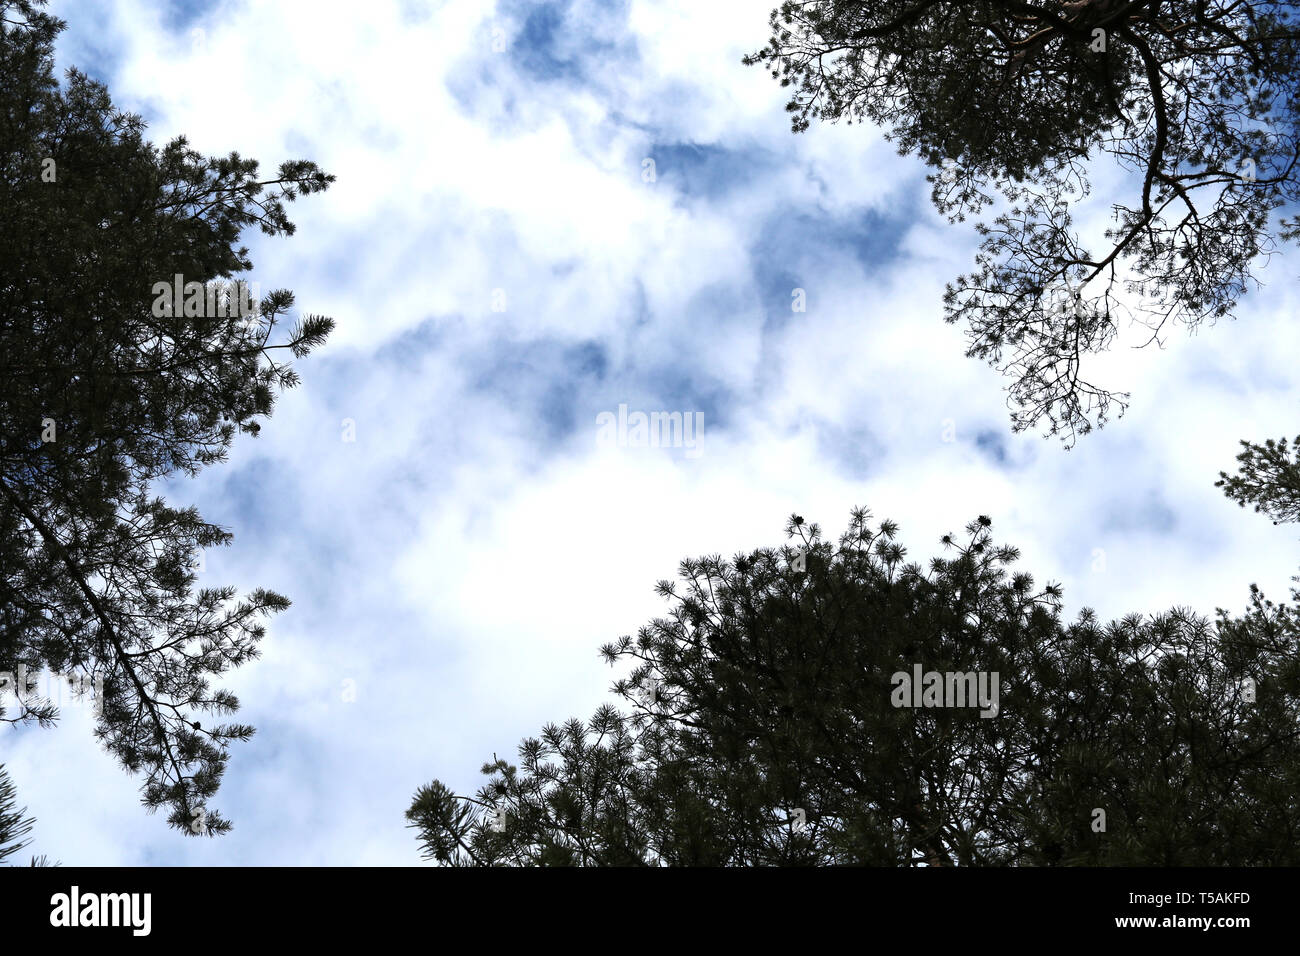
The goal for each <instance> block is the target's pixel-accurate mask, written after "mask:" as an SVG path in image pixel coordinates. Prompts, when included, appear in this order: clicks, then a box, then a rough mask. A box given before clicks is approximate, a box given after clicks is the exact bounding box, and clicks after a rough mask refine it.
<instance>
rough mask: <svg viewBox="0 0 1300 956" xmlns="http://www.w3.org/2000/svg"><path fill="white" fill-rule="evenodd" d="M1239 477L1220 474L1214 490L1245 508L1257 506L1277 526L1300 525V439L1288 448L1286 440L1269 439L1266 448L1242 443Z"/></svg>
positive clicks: (1239, 458)
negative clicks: (1285, 523)
mask: <svg viewBox="0 0 1300 956" xmlns="http://www.w3.org/2000/svg"><path fill="white" fill-rule="evenodd" d="M1241 445H1242V452H1241V454H1239V455H1238V456H1237V461H1239V462H1241V467H1240V469H1239V473H1238V474H1236V475H1232V476H1229V475H1228V474H1227V473H1226V472H1222V471H1221V472H1219V480H1218V481H1217V482H1215V486H1216V487H1219V488H1222V489H1223V493H1224V494H1225V495H1227V496H1228V497H1229V498H1231V499H1232V500H1233V501H1235V502H1237V504H1239V505H1241V506H1242V507H1243V508H1244V507H1246V505H1247V504H1252V505H1254V506H1255V510H1256V511H1260V512H1263V513H1264V514H1266V515H1268V516H1269V517H1270V518H1272V519H1273V523H1274V524H1281V523H1282V522H1284V521H1285V522H1290V521H1300V435H1297V436H1296V440H1295V442H1294V443H1292V444H1291V445H1290V447H1288V445H1287V440H1286V439H1285V438H1283V439H1282V440H1281V441H1274V440H1273V439H1271V438H1269V439H1266V440H1265V442H1264V444H1262V445H1257V444H1255V443H1254V442H1248V441H1243V442H1242V443H1241Z"/></svg>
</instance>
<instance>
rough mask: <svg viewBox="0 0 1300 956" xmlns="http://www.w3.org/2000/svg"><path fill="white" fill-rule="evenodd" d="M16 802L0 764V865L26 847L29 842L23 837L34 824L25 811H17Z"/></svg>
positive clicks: (6, 775) (10, 781)
mask: <svg viewBox="0 0 1300 956" xmlns="http://www.w3.org/2000/svg"><path fill="white" fill-rule="evenodd" d="M17 801H18V795H17V794H16V793H15V792H14V785H13V781H12V780H10V779H9V774H7V773H5V768H4V764H0V863H3V862H4V861H5V860H7V859H9V857H11V856H13V855H14V854H15V853H17V852H18V851H19V850H21V849H23V847H25V846H27V844H28V842H29V841H28V840H26V839H24V837H26V836H27V834H29V833H31V831H32V826H33V824H35V822H36V821H35V820H33V819H32V818H31V817H28V816H25V814H26V813H27V811H26V810H25V809H23V810H19V809H18V803H17Z"/></svg>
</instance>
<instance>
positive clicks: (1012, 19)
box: [745, 0, 1300, 444]
mask: <svg viewBox="0 0 1300 956" xmlns="http://www.w3.org/2000/svg"><path fill="white" fill-rule="evenodd" d="M771 30H772V33H771V38H770V40H769V42H768V44H767V46H765V47H764V48H763V49H761V50H760V51H758V52H757V53H755V54H752V55H751V56H748V57H746V58H745V62H747V63H749V64H758V65H763V66H766V67H767V68H769V69H770V70H771V72H772V75H773V76H774V77H777V78H779V80H780V82H781V84H782V85H783V86H788V87H791V88H792V95H791V99H790V101H789V104H788V106H787V109H788V110H789V111H790V112H791V114H792V117H793V126H794V129H795V130H796V131H799V130H804V129H807V128H808V126H809V125H810V124H811V123H812V122H814V121H817V120H821V121H826V122H836V121H839V120H845V121H847V122H850V123H851V122H854V121H859V122H861V121H867V120H869V121H871V122H874V123H877V124H879V125H880V126H881V127H883V129H884V131H885V134H886V136H887V137H889V138H891V139H893V140H894V141H896V142H897V144H898V147H899V151H900V152H904V153H906V152H912V153H917V154H919V155H920V156H921V157H922V158H924V159H925V161H926V162H927V163H929V164H930V165H932V166H935V167H943V169H942V172H941V173H936V174H935V175H934V176H932V177H931V181H932V182H933V192H932V197H933V200H934V202H935V204H936V205H937V207H938V208H939V210H940V211H941V212H944V213H945V214H947V215H948V216H949V218H950V219H951V220H952V221H960V220H962V219H964V218H965V217H966V216H967V215H974V214H976V213H978V212H979V211H980V210H982V209H985V208H986V207H988V206H990V205H992V204H993V203H994V202H995V201H996V200H997V199H998V197H999V195H1000V196H1001V198H1002V200H1004V202H1003V203H1002V207H1003V211H1001V212H1000V213H999V214H998V215H997V216H996V217H995V219H994V220H993V222H992V223H980V224H979V225H978V227H977V228H978V231H979V233H980V235H981V236H982V237H983V240H982V244H981V247H980V252H979V254H978V255H977V258H976V266H977V268H976V271H975V272H973V273H971V274H969V275H965V276H961V277H959V278H958V279H957V280H956V281H955V282H954V283H951V284H950V285H949V286H948V290H947V292H946V294H945V300H944V301H945V313H946V315H945V317H946V320H947V321H948V322H952V323H956V322H965V323H966V324H967V328H968V338H969V348H968V351H967V354H968V355H970V356H973V357H978V358H980V359H984V360H986V361H988V362H990V363H991V364H993V365H994V366H995V367H998V368H999V369H1000V370H1002V371H1003V372H1004V373H1005V374H1006V375H1008V376H1009V378H1010V379H1011V385H1010V400H1011V404H1012V406H1013V415H1012V420H1013V422H1014V426H1015V428H1016V430H1018V431H1019V430H1022V429H1027V428H1031V427H1035V426H1036V425H1039V424H1042V425H1044V426H1046V428H1047V430H1048V431H1049V433H1051V434H1055V435H1059V436H1061V438H1062V439H1063V440H1064V441H1066V442H1068V443H1071V444H1072V443H1073V442H1074V441H1075V437H1076V435H1078V434H1083V433H1086V432H1088V431H1089V430H1091V429H1092V428H1093V427H1094V425H1101V424H1103V423H1105V421H1106V420H1107V417H1108V416H1109V415H1110V414H1111V413H1112V412H1113V411H1115V410H1118V411H1119V412H1120V413H1121V414H1122V412H1123V409H1124V407H1125V405H1126V398H1127V394H1126V393H1120V392H1112V391H1110V390H1108V389H1106V388H1103V387H1100V386H1098V385H1096V384H1094V383H1091V382H1089V381H1088V380H1087V378H1085V377H1084V375H1083V359H1084V357H1085V356H1086V355H1088V354H1089V353H1095V352H1099V351H1102V350H1105V349H1106V348H1108V347H1109V346H1110V344H1111V343H1112V341H1113V340H1114V337H1115V334H1116V331H1117V329H1118V324H1119V321H1120V319H1121V318H1122V317H1123V316H1125V315H1129V314H1130V313H1129V312H1128V310H1127V309H1126V307H1125V305H1124V304H1123V302H1122V301H1121V297H1120V295H1119V293H1120V292H1122V291H1123V290H1124V289H1127V290H1128V291H1129V292H1130V293H1133V294H1134V296H1135V298H1136V299H1137V301H1138V302H1139V303H1140V305H1139V310H1138V315H1137V316H1135V317H1136V318H1140V319H1141V320H1142V321H1143V322H1145V323H1146V324H1147V325H1149V326H1150V329H1151V338H1150V340H1149V341H1157V342H1158V341H1160V340H1161V338H1162V336H1164V335H1166V334H1167V332H1168V330H1169V328H1170V327H1172V326H1174V325H1176V324H1179V323H1181V324H1185V325H1187V326H1189V327H1193V328H1194V327H1196V326H1198V325H1200V324H1201V323H1203V322H1206V321H1210V322H1213V321H1214V320H1216V319H1219V318H1222V317H1224V316H1227V315H1229V313H1230V310H1231V309H1232V307H1233V306H1234V304H1235V303H1236V301H1237V299H1238V298H1239V297H1240V296H1241V295H1242V294H1243V293H1244V292H1245V291H1246V289H1247V288H1248V286H1249V284H1250V283H1251V282H1252V281H1254V280H1253V277H1252V271H1251V270H1252V266H1253V264H1254V263H1255V262H1256V260H1257V259H1258V258H1259V257H1260V256H1261V255H1266V254H1267V253H1269V252H1270V251H1271V249H1272V248H1273V246H1274V244H1275V238H1281V239H1296V238H1298V237H1300V218H1293V219H1290V220H1287V219H1283V220H1281V221H1280V223H1278V224H1277V227H1276V228H1273V227H1272V226H1271V225H1270V218H1271V215H1272V213H1273V212H1274V211H1276V210H1278V209H1279V208H1280V207H1282V206H1284V205H1285V204H1287V203H1294V202H1296V200H1297V199H1300V161H1298V160H1300V96H1298V95H1297V89H1300V31H1297V27H1296V18H1295V10H1294V5H1292V4H1290V3H1287V2H1284V0H1247V2H1237V0H1207V2H1204V3H1195V4H1190V3H1179V4H1169V3H1161V2H1128V0H1070V2H1057V3H1041V4H1033V5H1027V4H1024V3H1021V2H1017V0H982V2H977V3H969V2H963V3H954V2H947V0H881V2H875V3H857V2H847V0H809V2H795V0H788V2H785V3H783V4H782V5H781V7H780V8H779V9H778V10H775V11H773V13H772V18H771ZM1098 157H1106V158H1108V159H1109V160H1111V161H1112V162H1113V163H1115V164H1117V165H1118V166H1119V167H1120V168H1121V169H1122V170H1123V171H1125V172H1128V173H1132V174H1134V176H1133V177H1131V178H1130V181H1131V180H1132V179H1136V185H1135V188H1134V190H1133V192H1132V194H1131V195H1128V196H1119V195H1117V196H1115V197H1114V198H1113V202H1112V203H1111V206H1112V209H1113V216H1114V219H1113V226H1112V227H1111V228H1110V229H1109V230H1108V231H1107V234H1106V237H1105V243H1104V245H1103V248H1102V249H1100V250H1098V251H1096V252H1093V251H1090V250H1089V249H1087V248H1085V247H1084V246H1083V244H1082V242H1081V240H1080V237H1079V236H1078V234H1077V233H1076V231H1075V229H1074V225H1073V221H1072V218H1071V212H1072V210H1073V208H1074V205H1075V202H1076V201H1077V200H1079V199H1082V198H1083V197H1084V196H1086V195H1087V194H1088V192H1089V191H1090V185H1089V177H1088V173H1089V163H1090V162H1091V161H1092V160H1094V159H1096V158H1098ZM1148 344H1149V343H1148Z"/></svg>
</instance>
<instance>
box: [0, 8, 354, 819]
mask: <svg viewBox="0 0 1300 956" xmlns="http://www.w3.org/2000/svg"><path fill="white" fill-rule="evenodd" d="M42 7H43V0H35V2H33V0H0V19H3V21H4V27H5V29H4V31H3V32H2V33H0V157H3V164H2V166H0V380H3V382H4V389H3V394H2V395H0V622H2V628H0V672H8V673H10V674H13V673H16V672H17V671H18V670H19V668H20V667H25V668H26V669H27V670H28V671H29V672H33V673H34V672H37V671H40V670H47V671H50V672H53V673H57V674H59V675H63V676H66V677H75V678H77V679H79V680H81V681H83V682H84V684H85V686H87V687H90V688H93V689H94V690H93V693H94V695H95V697H96V700H95V705H96V708H97V713H98V718H97V726H96V731H95V732H96V735H97V736H98V738H99V739H100V740H101V741H102V742H103V744H104V745H105V746H106V747H107V749H108V750H109V751H110V752H111V753H112V754H113V755H114V756H115V757H116V758H117V759H118V760H119V761H120V763H121V764H122V766H123V767H124V768H126V769H127V770H128V771H129V772H131V773H140V774H142V775H143V778H144V784H143V801H144V803H145V805H146V806H147V807H148V808H149V809H150V810H153V809H156V808H159V807H166V808H167V809H168V810H169V816H168V821H169V823H170V824H171V825H172V826H174V827H176V828H178V829H180V830H182V831H183V832H185V833H187V834H197V833H207V834H216V833H221V832H224V831H226V830H228V829H229V827H230V824H229V822H228V821H227V820H225V819H224V818H223V817H222V816H221V814H220V813H218V812H216V811H208V810H207V809H206V801H207V800H208V799H209V798H211V797H212V796H213V794H214V793H215V792H216V791H217V788H218V785H219V783H220V780H221V776H222V773H223V771H224V769H225V766H226V762H227V759H228V749H227V748H228V745H229V744H230V742H232V741H236V740H245V739H247V738H248V737H249V736H250V735H251V734H252V733H253V728H252V727H249V726H247V725H244V724H239V723H230V722H226V721H224V720H223V718H224V717H225V716H227V715H229V714H231V713H233V712H234V711H235V710H236V709H237V707H238V701H237V700H236V698H235V696H234V695H233V694H231V693H230V692H229V691H228V690H224V689H220V688H216V687H214V686H213V681H214V680H215V679H216V678H218V677H219V676H220V675H221V674H222V673H224V672H226V671H228V670H230V669H232V668H235V667H238V666H240V665H241V664H243V663H245V662H247V661H249V660H251V659H253V658H254V657H256V655H257V653H258V650H257V643H258V641H259V640H260V639H261V638H262V636H263V634H264V624H263V623H262V619H263V618H265V617H266V616H267V615H269V614H271V613H273V612H275V611H280V610H283V609H284V608H286V607H288V606H289V602H288V600H287V599H286V598H284V597H283V596H281V595H279V594H276V593H274V592H272V591H267V590H262V589H257V590H254V591H253V592H252V593H251V594H248V595H246V596H244V597H242V598H239V599H236V596H235V589H234V588H232V587H203V588H198V589H197V590H196V587H195V585H196V575H195V570H194V569H195V566H196V564H197V558H198V556H199V553H200V549H207V548H214V547H219V546H222V545H225V544H227V543H229V541H230V540H231V535H230V533H228V532H227V531H225V530H223V529H222V528H220V527H218V526H217V525H215V524H211V523H208V522H206V521H204V520H202V519H201V518H200V516H199V514H198V513H197V511H196V510H195V509H193V508H173V507H170V506H168V505H167V504H166V503H165V502H164V501H163V500H162V499H161V498H159V497H156V496H154V495H153V494H151V491H150V489H151V487H152V485H153V484H154V482H156V481H158V480H160V479H163V478H165V477H167V476H169V475H174V474H183V475H194V474H196V473H197V472H198V471H199V470H200V469H202V468H203V467H205V466H207V465H211V464H214V463H217V462H220V461H223V460H224V459H225V458H226V454H227V449H228V448H229V446H230V444H231V442H232V441H233V439H234V436H235V435H236V433H237V432H242V433H246V434H249V435H256V434H257V432H258V428H259V423H258V419H260V418H263V417H265V416H267V415H269V414H271V411H272V407H273V405H274V401H275V394H276V392H277V391H278V390H279V389H283V388H288V387H291V386H293V385H294V384H295V383H296V382H297V376H296V373H295V372H294V371H293V369H292V367H291V365H290V363H289V362H287V361H285V359H284V358H281V356H286V357H287V356H293V357H295V358H301V357H302V356H304V355H306V354H307V353H308V352H309V351H310V350H311V349H312V348H314V347H316V346H317V345H319V344H320V343H321V342H323V341H324V339H325V337H326V336H327V334H328V333H329V331H330V329H331V328H332V326H333V322H332V320H331V319H328V318H324V317H321V316H305V317H303V318H302V319H301V320H299V321H297V322H294V323H292V324H291V326H290V327H289V328H288V329H287V330H286V329H285V327H284V326H285V322H284V317H285V316H286V315H287V314H288V313H289V312H290V310H291V307H292V306H293V295H292V294H291V293H290V292H288V291H287V290H283V289H281V290H275V291H271V292H269V293H268V294H267V295H266V296H265V297H263V298H262V299H261V301H260V302H243V301H239V293H240V291H241V290H243V291H245V292H246V291H247V289H248V287H247V286H239V285H236V284H235V282H236V280H235V279H234V278H233V277H237V276H239V275H240V274H241V273H245V272H247V271H249V270H250V269H251V268H252V263H251V261H250V260H249V258H248V250H247V249H246V248H244V247H241V246H238V241H239V237H240V234H241V232H242V230H244V229H245V228H246V227H250V226H257V227H258V228H260V229H261V231H262V232H263V233H265V234H266V235H269V236H277V235H285V236H288V235H292V234H293V232H294V227H293V224H292V223H291V222H290V221H289V219H288V217H287V216H286V214H285V208H284V206H285V203H287V202H290V201H292V200H294V199H295V198H296V197H297V196H298V195H306V194H311V193H317V192H320V191H322V190H324V189H326V188H327V187H328V186H329V184H330V183H331V182H332V181H333V177H332V176H329V175H327V174H325V173H324V172H322V171H321V170H320V169H319V168H318V167H317V166H316V165H315V164H313V163H310V162H306V161H301V160H299V161H294V162H286V163H284V164H282V165H281V166H280V168H279V171H278V174H277V175H275V176H274V177H272V178H270V179H261V178H259V177H258V164H257V163H256V162H255V161H254V160H251V159H247V158H244V157H241V156H240V155H239V154H238V153H231V154H230V155H229V156H227V157H225V158H205V157H204V156H202V155H200V154H199V153H197V152H195V151H194V150H192V149H190V148H189V147H188V145H187V143H186V140H185V139H184V138H183V137H178V138H176V139H174V140H172V141H171V142H169V143H167V144H166V146H164V147H162V148H161V149H159V148H157V147H155V146H154V145H152V144H151V143H150V142H148V141H147V140H146V139H145V138H144V123H143V121H142V119H141V118H140V117H139V116H136V115H132V114H127V113H123V112H121V111H120V110H118V109H116V108H114V106H113V105H112V102H111V100H110V98H109V95H108V91H107V90H106V89H105V87H104V86H103V85H101V84H99V83H96V82H94V81H92V80H90V79H89V78H88V77H86V76H85V75H83V74H82V73H79V72H77V71H76V70H72V71H69V74H68V78H67V83H66V86H61V85H60V84H59V83H58V82H57V80H56V79H55V78H54V75H53V44H54V41H55V39H56V37H57V35H58V34H59V32H60V31H61V30H62V29H63V28H64V24H63V22H62V21H60V20H58V19H57V18H54V17H52V16H50V15H48V14H47V13H45V12H44V11H43V9H42ZM177 276H181V277H182V278H183V280H184V282H185V283H191V282H192V283H197V285H195V286H190V287H188V291H186V294H185V296H184V298H183V301H182V300H175V301H170V302H169V301H166V297H165V296H160V294H159V288H160V287H170V286H172V285H173V283H174V282H176V281H179V280H177V279H176V277H177ZM186 289H187V287H185V286H182V290H183V291H184V290H186ZM200 290H201V291H202V294H201V295H200V294H191V293H197V292H199V291H200ZM209 290H211V292H209ZM232 302H234V303H236V304H235V305H232ZM245 306H248V307H247V308H245ZM54 713H55V712H54V710H53V708H52V707H49V706H48V705H47V704H46V703H44V702H42V701H40V700H30V699H20V704H19V712H18V715H17V716H16V717H14V718H12V720H33V719H34V720H38V721H47V720H49V719H52V717H53V716H54ZM208 715H215V717H216V719H211V718H210V717H208ZM0 716H3V714H2V713H0ZM201 718H202V719H201Z"/></svg>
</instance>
